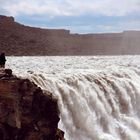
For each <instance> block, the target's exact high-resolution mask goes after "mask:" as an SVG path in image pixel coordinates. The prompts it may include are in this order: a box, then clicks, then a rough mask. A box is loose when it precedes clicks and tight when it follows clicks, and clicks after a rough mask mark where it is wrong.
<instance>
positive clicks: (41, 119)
mask: <svg viewBox="0 0 140 140" xmlns="http://www.w3.org/2000/svg"><path fill="white" fill-rule="evenodd" d="M7 71H8V70H6V72H7ZM59 120H60V119H59V110H58V106H57V100H56V99H54V98H53V96H52V94H51V93H49V92H48V93H45V94H44V93H43V91H42V90H41V89H40V88H39V87H37V86H36V85H35V84H34V83H32V82H30V81H29V80H27V79H19V78H17V77H15V76H12V75H9V73H8V74H7V73H5V70H1V71H0V140H64V132H62V131H61V130H59V129H58V122H59Z"/></svg>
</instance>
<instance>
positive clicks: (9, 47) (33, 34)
mask: <svg viewBox="0 0 140 140" xmlns="http://www.w3.org/2000/svg"><path fill="white" fill-rule="evenodd" d="M139 44H140V31H125V32H122V33H104V34H70V31H69V30H64V29H41V28H33V27H29V26H24V25H22V24H19V23H17V22H15V21H14V18H13V17H6V16H0V49H1V51H4V52H5V53H6V54H7V55H19V56H20V55H121V54H140V47H139Z"/></svg>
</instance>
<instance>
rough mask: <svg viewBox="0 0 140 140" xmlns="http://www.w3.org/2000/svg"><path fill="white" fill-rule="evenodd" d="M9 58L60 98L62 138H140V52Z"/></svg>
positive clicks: (17, 71) (19, 71)
mask: <svg viewBox="0 0 140 140" xmlns="http://www.w3.org/2000/svg"><path fill="white" fill-rule="evenodd" d="M7 59H8V61H7V67H8V68H9V67H10V68H11V69H13V71H14V73H15V74H16V75H19V76H21V77H24V78H25V77H27V78H29V79H30V80H32V81H34V82H35V83H36V84H37V85H38V86H40V87H41V88H42V89H44V90H46V91H50V92H52V93H53V94H54V96H56V98H58V105H59V109H60V115H61V116H60V117H61V122H60V123H59V127H60V128H61V129H63V130H64V132H65V138H66V140H139V139H140V65H139V64H140V62H139V61H140V56H106V57H91V56H90V57H89V56H88V57H8V58H7Z"/></svg>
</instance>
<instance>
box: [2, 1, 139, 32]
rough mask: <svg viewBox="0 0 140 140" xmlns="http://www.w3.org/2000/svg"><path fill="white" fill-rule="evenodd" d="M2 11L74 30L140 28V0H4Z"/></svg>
mask: <svg viewBox="0 0 140 140" xmlns="http://www.w3.org/2000/svg"><path fill="white" fill-rule="evenodd" d="M0 14H1V15H7V16H14V17H15V20H16V21H18V22H20V23H23V24H26V25H30V26H37V27H43V28H65V29H69V30H71V32H72V33H98V32H121V31H123V30H140V0H0Z"/></svg>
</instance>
